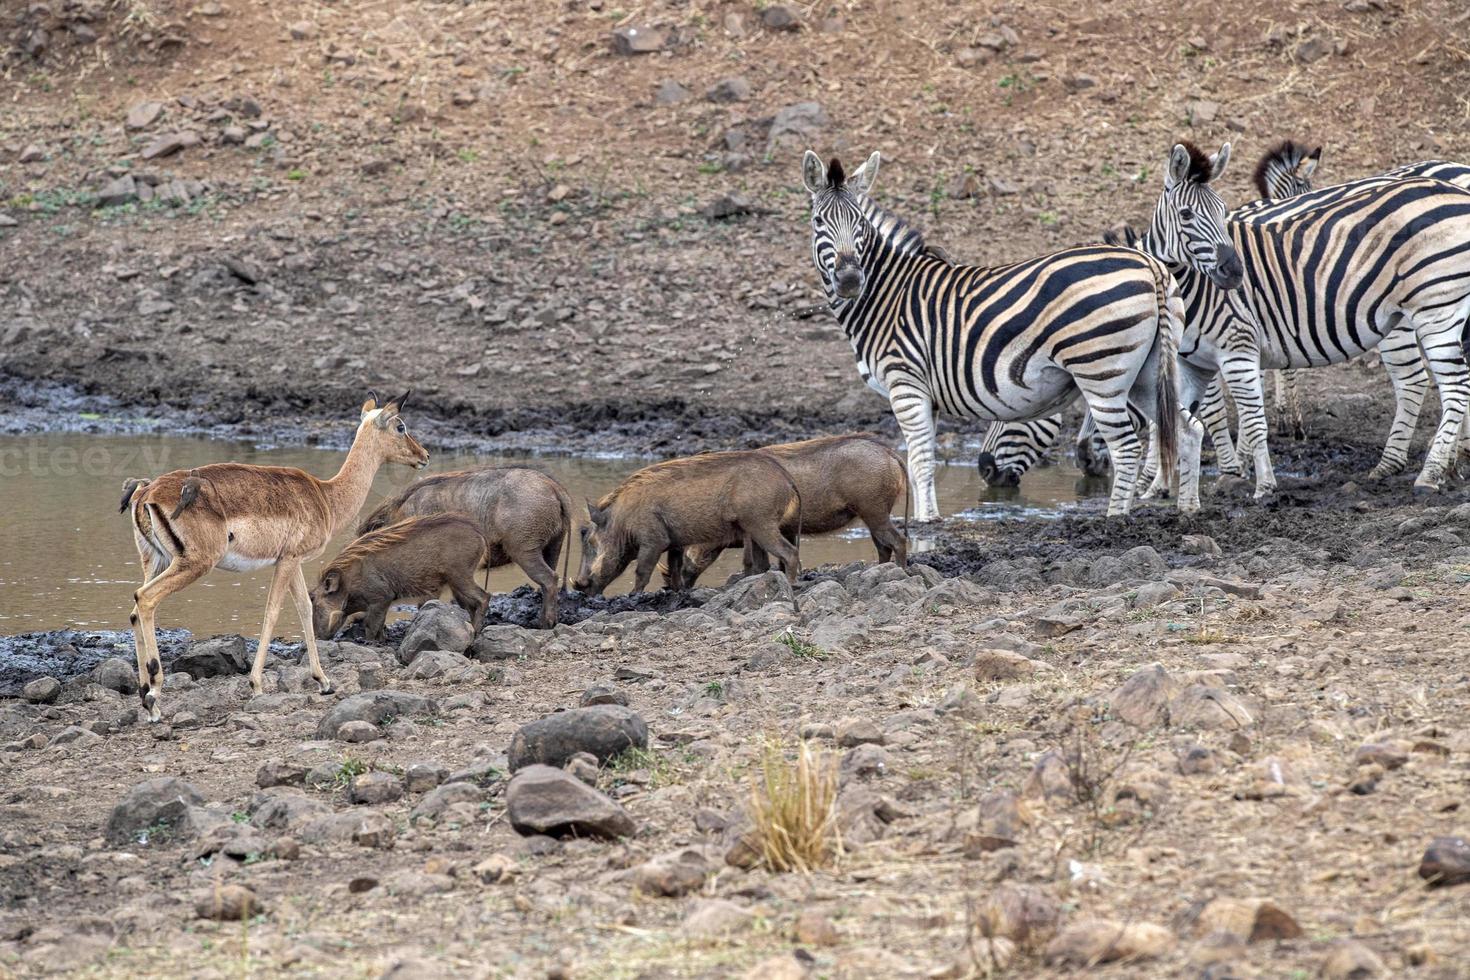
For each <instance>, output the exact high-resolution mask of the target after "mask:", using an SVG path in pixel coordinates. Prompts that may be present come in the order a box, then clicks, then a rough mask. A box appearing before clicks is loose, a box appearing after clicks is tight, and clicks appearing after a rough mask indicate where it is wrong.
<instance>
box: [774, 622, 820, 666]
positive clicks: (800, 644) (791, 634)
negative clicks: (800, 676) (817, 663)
mask: <svg viewBox="0 0 1470 980" xmlns="http://www.w3.org/2000/svg"><path fill="white" fill-rule="evenodd" d="M776 642H777V643H779V644H781V645H782V646H783V647H785V648H786V649H788V650H790V651H791V652H792V653H793V654H795V655H796V656H798V657H805V658H807V659H808V660H826V659H827V657H828V656H829V654H828V653H827V651H826V650H823V649H822V648H821V647H819V646H817V645H816V644H815V643H808V642H807V641H806V640H803V639H802V638H801V637H799V636H797V635H796V631H795V630H793V629H792V628H791V627H790V626H788V627H786V628H785V629H784V630H782V631H781V632H780V633H777V634H776Z"/></svg>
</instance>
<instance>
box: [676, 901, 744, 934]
mask: <svg viewBox="0 0 1470 980" xmlns="http://www.w3.org/2000/svg"><path fill="white" fill-rule="evenodd" d="M754 923H755V914H754V913H752V912H751V911H750V910H749V909H745V908H742V907H740V906H739V905H736V904H735V903H734V902H731V901H727V900H726V899H723V898H707V899H705V900H704V901H701V902H698V903H696V904H695V906H694V908H693V910H691V911H690V913H689V914H688V915H687V916H685V918H684V933H685V935H688V936H693V937H695V938H699V939H715V938H718V937H721V936H729V935H733V934H735V933H737V932H744V931H745V930H746V929H749V928H750V927H751V926H752V925H754Z"/></svg>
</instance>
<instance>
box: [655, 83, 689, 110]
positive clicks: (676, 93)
mask: <svg viewBox="0 0 1470 980" xmlns="http://www.w3.org/2000/svg"><path fill="white" fill-rule="evenodd" d="M693 95H694V93H693V92H691V91H689V90H688V89H687V88H685V87H684V86H683V85H680V84H679V83H678V82H676V81H674V80H673V79H672V78H670V79H666V80H665V81H664V82H663V83H662V84H660V85H659V87H658V88H657V89H656V90H655V91H654V93H653V101H654V104H655V105H677V104H679V103H680V102H685V101H687V100H688V99H690V98H691V97H692V96H693Z"/></svg>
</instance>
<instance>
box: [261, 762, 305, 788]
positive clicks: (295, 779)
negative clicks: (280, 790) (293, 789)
mask: <svg viewBox="0 0 1470 980" xmlns="http://www.w3.org/2000/svg"><path fill="white" fill-rule="evenodd" d="M306 773H307V767H306V766H305V765H304V764H302V763H300V762H287V761H285V760H283V759H272V760H270V761H268V762H264V763H262V764H261V766H260V768H259V769H257V770H255V785H256V786H259V787H260V788H261V789H269V788H270V787H272V786H300V785H302V784H304V783H305V782H306Z"/></svg>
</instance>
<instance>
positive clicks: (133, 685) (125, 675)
mask: <svg viewBox="0 0 1470 980" xmlns="http://www.w3.org/2000/svg"><path fill="white" fill-rule="evenodd" d="M92 681H93V683H96V684H100V685H102V686H103V687H105V688H107V689H108V690H109V691H117V692H118V693H119V694H137V693H138V666H137V664H133V663H128V662H127V661H126V660H124V659H122V658H121V657H108V658H107V659H106V660H104V661H102V662H101V663H99V664H98V665H97V666H96V667H93V668H92Z"/></svg>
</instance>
